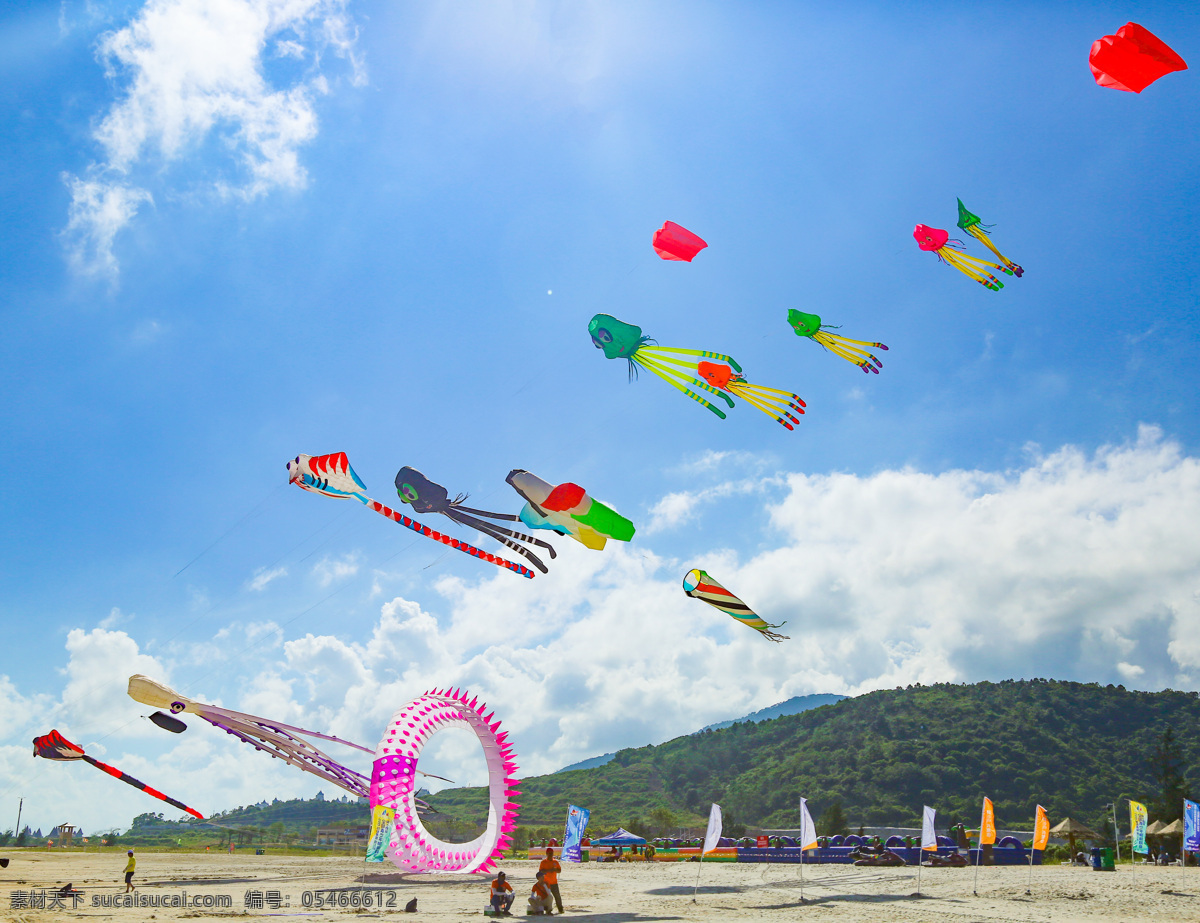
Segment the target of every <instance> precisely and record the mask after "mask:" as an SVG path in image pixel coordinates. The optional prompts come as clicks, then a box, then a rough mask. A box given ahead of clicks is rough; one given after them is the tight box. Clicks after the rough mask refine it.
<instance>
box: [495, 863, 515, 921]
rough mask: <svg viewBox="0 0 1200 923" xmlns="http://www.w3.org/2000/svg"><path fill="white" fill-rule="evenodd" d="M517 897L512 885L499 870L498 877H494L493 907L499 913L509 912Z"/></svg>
mask: <svg viewBox="0 0 1200 923" xmlns="http://www.w3.org/2000/svg"><path fill="white" fill-rule="evenodd" d="M515 897H516V895H515V894H513V889H512V885H510V884H509V883H508V882H507V881H505V875H504V873H503V872H497V873H496V877H495V878H493V879H492V890H491V899H492V909H493V910H495V911H496V912H497V913H508V912H509V909H508V908H509V907H511V906H512V902H513V898H515Z"/></svg>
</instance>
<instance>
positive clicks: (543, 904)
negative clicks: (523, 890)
mask: <svg viewBox="0 0 1200 923" xmlns="http://www.w3.org/2000/svg"><path fill="white" fill-rule="evenodd" d="M526 912H527V913H528V914H529V915H530V916H533V917H540V916H543V915H545V916H551V915H552V914H553V913H554V906H553V905H552V904H551V903H550V889H549V888H548V887H547V886H546V873H545V872H542V871H539V872H538V873H537V881H535V882H534V883H533V890H532V891H530V892H529V909H528V910H527V911H526Z"/></svg>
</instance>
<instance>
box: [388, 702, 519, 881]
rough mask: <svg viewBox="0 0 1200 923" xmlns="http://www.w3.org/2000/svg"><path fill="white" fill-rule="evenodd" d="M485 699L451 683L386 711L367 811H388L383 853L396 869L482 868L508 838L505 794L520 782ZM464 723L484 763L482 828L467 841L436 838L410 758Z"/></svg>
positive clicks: (512, 811) (513, 820)
mask: <svg viewBox="0 0 1200 923" xmlns="http://www.w3.org/2000/svg"><path fill="white" fill-rule="evenodd" d="M486 709H487V706H486V705H482V704H480V703H479V701H478V699H477V698H470V693H468V692H466V691H464V690H458V689H455V690H453V691H450V690H445V691H440V692H439V691H438V690H436V689H435V690H434V691H432V692H427V693H425V695H423V696H421V697H420V698H418V699H414V700H413V701H411V702H409V703H408V704H407V705H405V706H404V707H403V708H400V709H399V710H397V711H396V713H395V714H394V715H392V720H391V721H390V722H389V723H388V727H387V730H386V731H385V732H384V735H383V739H382V740H381V741H379V746H378V747H376V748H375V762H374V764H373V765H372V769H371V813H372V815H375V813H376V808H377V807H382V808H389V809H391V810H392V811H393V812H394V817H395V824H394V827H393V830H392V836H391V839H390V841H389V842H388V846H387V856H388V858H389V859H391V860H392V862H393V863H394V864H395V865H396V867H397V868H401V869H405V870H407V871H412V872H481V873H482V872H489V871H491V870H492V869H493V868H495V865H496V859H497V858H499V856H500V855H501V853H502V851H503V850H504V848H505V847H506V846H507V845H508V844H509V843H511V842H512V831H513V830H514V829H515V828H516V825H517V808H519V807H520V805H519V804H516V803H514V802H512V801H510V800H509V799H510V798H513V797H515V796H516V795H517V790H518V787H519V785H520V783H519V782H518V781H517V780H516V779H515V778H514V773H516V771H517V764H516V763H515V762H514V760H513V750H512V747H511V745H509V744H508V743H507V735H506V734H504V733H500V722H499V721H493V715H492V714H484V712H485V711H486ZM448 727H465V728H469V729H470V730H471V731H473V732H474V733H475V736H476V737H477V738H478V739H479V743H480V744H481V745H482V746H483V755H484V759H485V760H486V761H487V767H488V819H487V827H486V828H485V829H484V831H483V833H481V834H480V835H479V836H478V837H476V838H475V839H473V840H472V841H471V842H469V843H444V842H442V841H441V840H439V839H438V838H437V837H435V836H433V835H432V834H431V833H429V831H427V830H426V829H425V827H424V825H423V824H422V823H421V818H420V814H419V812H418V810H417V809H418V807H419V804H420V803H419V801H418V800H417V798H416V792H417V789H418V788H419V786H418V785H417V783H416V779H415V775H416V773H417V771H418V770H417V761H418V760H419V759H420V757H421V750H422V749H423V748H424V746H425V744H426V743H428V742H429V739H430V738H431V737H433V735H434V734H436V733H437V732H438V731H440V730H443V729H444V728H448Z"/></svg>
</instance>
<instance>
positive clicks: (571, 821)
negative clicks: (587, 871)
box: [562, 804, 592, 862]
mask: <svg viewBox="0 0 1200 923" xmlns="http://www.w3.org/2000/svg"><path fill="white" fill-rule="evenodd" d="M591 816H592V812H591V811H589V810H588V809H587V808H580V807H576V806H575V805H573V804H569V805H567V829H566V830H565V831H563V845H562V860H563V861H564V862H581V861H583V846H582V844H583V834H584V832H585V831H586V830H587V824H588V818H589V817H591Z"/></svg>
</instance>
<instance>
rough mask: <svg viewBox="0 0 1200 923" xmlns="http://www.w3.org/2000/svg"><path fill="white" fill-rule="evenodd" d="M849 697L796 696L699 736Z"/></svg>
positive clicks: (829, 694) (709, 728)
mask: <svg viewBox="0 0 1200 923" xmlns="http://www.w3.org/2000/svg"><path fill="white" fill-rule="evenodd" d="M846 698H849V696H844V695H838V694H837V693H834V692H818V693H814V694H813V695H794V696H792V697H791V698H790V699H788V700H787V701H786V702H780V703H779V704H777V705H768V706H767V707H766V708H760V709H759V710H758V711H756V712H751V713H750V714H748V715H746V717H745V718H731V719H730V720H729V721H718V722H717V723H716V724H710V725H708V726H707V727H703V728H701V729H700V730H699V731H697V732H696V733H697V734H702V733H704V732H705V731H719V730H721V729H722V728H728V727H733V726H734V725H735V724H740V723H742V722H745V721H753V722H754V723H755V724H757V723H758V722H759V721H770V720H771V719H772V718H783V717H785V716H787V715H798V714H800V713H801V712H806V711H808V710H810V709H813V708H820V707H821V706H822V705H832V704H833V703H834V702H840V701H842V699H846Z"/></svg>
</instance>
